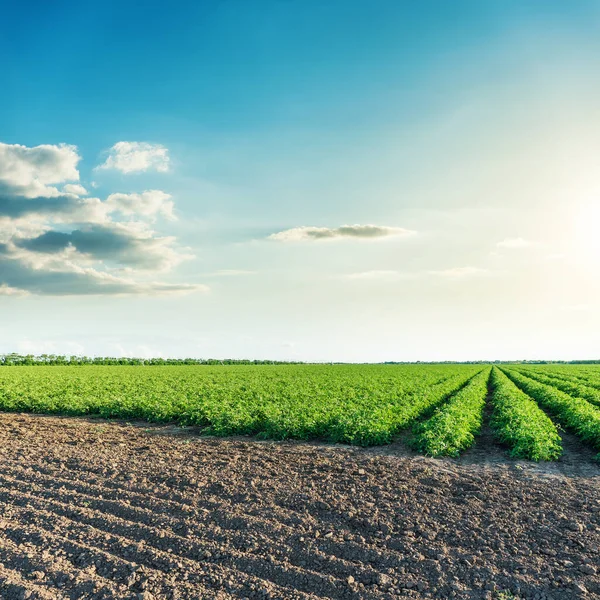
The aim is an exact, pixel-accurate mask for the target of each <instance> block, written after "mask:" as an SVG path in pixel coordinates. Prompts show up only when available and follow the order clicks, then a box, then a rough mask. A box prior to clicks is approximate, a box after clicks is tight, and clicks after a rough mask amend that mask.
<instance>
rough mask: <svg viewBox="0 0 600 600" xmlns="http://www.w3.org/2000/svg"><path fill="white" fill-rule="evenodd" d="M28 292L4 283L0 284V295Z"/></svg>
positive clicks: (18, 294)
mask: <svg viewBox="0 0 600 600" xmlns="http://www.w3.org/2000/svg"><path fill="white" fill-rule="evenodd" d="M27 295H28V292H26V291H25V290H20V289H19V288H14V287H10V286H8V285H6V284H5V283H3V284H1V285H0V296H27Z"/></svg>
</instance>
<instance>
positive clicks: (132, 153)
mask: <svg viewBox="0 0 600 600" xmlns="http://www.w3.org/2000/svg"><path fill="white" fill-rule="evenodd" d="M96 168H97V169H116V170H117V171H121V173H138V172H142V171H158V172H159V173H165V172H166V171H168V170H169V151H168V149H167V148H166V147H165V146H161V145H160V144H151V143H149V142H117V143H116V144H115V145H114V146H113V147H112V148H111V149H110V150H109V155H108V158H107V159H106V161H105V162H104V163H103V164H101V165H99V166H98V167H96Z"/></svg>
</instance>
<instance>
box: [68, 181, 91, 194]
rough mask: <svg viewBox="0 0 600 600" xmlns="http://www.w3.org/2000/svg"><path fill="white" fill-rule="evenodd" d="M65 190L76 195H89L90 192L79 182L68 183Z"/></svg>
mask: <svg viewBox="0 0 600 600" xmlns="http://www.w3.org/2000/svg"><path fill="white" fill-rule="evenodd" d="M63 192H64V193H65V194H73V195H75V196H87V194H88V191H87V190H86V189H85V188H84V187H83V186H82V185H80V184H79V183H67V185H64V186H63Z"/></svg>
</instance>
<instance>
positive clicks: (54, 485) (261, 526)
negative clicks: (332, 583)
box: [0, 465, 401, 578]
mask: <svg viewBox="0 0 600 600" xmlns="http://www.w3.org/2000/svg"><path fill="white" fill-rule="evenodd" d="M7 470H8V469H7V468H6V465H4V467H3V471H4V472H5V473H6V472H7ZM17 472H18V473H19V474H20V477H14V476H11V481H21V482H23V483H28V484H31V483H33V482H35V481H38V485H39V480H40V479H41V480H42V483H43V486H44V490H45V493H48V492H49V490H51V489H57V490H58V491H59V492H62V493H61V500H62V501H67V500H68V502H69V504H70V505H71V506H80V507H81V506H82V504H83V505H84V506H85V507H87V508H92V509H95V510H97V511H99V512H103V513H107V514H115V515H118V516H120V517H121V518H124V519H126V520H128V521H132V522H137V523H145V524H153V525H155V526H157V527H161V528H162V530H163V531H170V532H171V533H172V534H174V535H177V536H183V537H187V535H193V536H194V537H196V538H199V539H201V538H203V537H210V538H211V539H213V540H214V541H216V542H218V543H221V544H227V545H230V546H231V547H234V548H236V549H237V550H240V551H244V550H245V549H246V548H247V546H248V535H247V534H246V533H245V532H246V531H248V530H249V529H252V530H253V532H254V533H253V538H254V539H253V545H255V546H256V545H260V544H263V545H264V546H265V547H266V546H268V545H269V544H273V543H277V544H278V545H279V548H280V551H281V553H282V555H284V556H285V557H286V558H287V560H289V561H290V563H291V564H295V565H296V566H300V565H299V564H298V563H301V562H306V561H309V560H310V559H311V557H312V556H313V554H312V553H311V551H310V550H306V551H302V549H300V550H298V549H297V548H296V549H294V547H293V546H290V545H288V541H289V540H290V537H291V538H293V539H294V540H295V541H296V542H297V545H300V542H301V541H304V540H302V539H301V538H305V536H306V537H309V536H310V537H311V538H314V533H311V532H310V531H304V529H305V528H304V527H303V528H302V529H301V530H300V531H299V530H298V527H292V526H290V525H287V524H284V523H282V522H278V521H268V520H264V519H260V518H258V517H255V516H251V515H247V514H244V513H243V512H241V511H240V510H234V509H233V508H232V509H231V510H224V507H223V506H222V507H220V508H219V510H218V511H206V510H195V511H192V510H191V509H188V510H187V513H188V514H187V516H188V517H189V520H184V519H181V518H174V517H172V516H171V515H172V513H169V511H168V509H167V506H156V505H154V506H153V508H152V509H147V508H146V507H142V506H139V505H137V506H132V505H131V504H130V502H129V500H130V495H129V494H126V493H124V492H123V493H122V494H120V496H121V497H120V498H117V497H115V498H114V500H111V502H108V501H107V500H106V499H102V500H98V498H99V495H98V494H95V495H92V494H90V493H89V492H91V491H99V490H102V489H103V488H101V487H99V486H92V490H89V492H88V493H86V491H85V490H86V486H85V484H77V485H75V484H72V483H71V482H70V481H66V482H65V480H61V479H58V478H57V479H56V480H55V481H54V480H52V479H50V478H44V477H42V478H40V477H38V476H36V475H37V474H35V473H23V471H22V470H17ZM13 477H14V479H13ZM1 478H2V473H0V479H1ZM65 485H67V486H69V487H71V489H72V490H73V493H71V494H65V493H64V487H65ZM28 489H30V488H28ZM136 496H137V494H136ZM136 500H138V501H139V498H137V497H136ZM151 504H154V502H151ZM223 504H224V503H223ZM241 510H242V511H243V508H242V509H241ZM167 514H169V517H167V516H165V515H167ZM303 533H304V534H305V535H302V534H303ZM323 533H324V535H327V534H328V533H327V532H323ZM348 533H349V530H348V529H341V530H340V529H336V531H335V536H336V538H340V540H339V541H335V540H334V539H333V535H334V534H333V532H331V534H330V537H328V538H324V541H323V545H325V546H326V548H323V549H322V550H321V551H325V552H326V555H327V557H328V560H327V561H326V562H325V563H321V572H324V573H328V574H331V575H333V576H335V577H339V578H347V577H348V576H349V575H350V574H352V573H355V572H356V571H357V570H358V571H359V572H360V575H361V576H362V577H366V578H368V577H369V575H370V576H372V577H375V575H376V572H375V571H374V570H373V569H372V568H370V567H369V566H366V567H364V566H362V565H361V564H360V563H361V561H364V560H365V559H367V560H368V559H369V558H371V559H373V560H375V559H377V558H379V559H381V556H379V557H378V556H377V554H375V553H373V552H370V551H368V550H365V549H364V547H362V546H361V545H360V544H356V543H353V542H349V541H347V540H346V541H344V539H343V538H344V536H346V537H348V536H347V534H348ZM311 541H312V540H311ZM389 551H390V552H391V554H392V556H389V557H386V560H385V561H384V562H385V563H386V566H387V567H395V566H399V563H400V560H399V559H401V555H399V556H398V557H397V560H394V557H393V555H394V554H396V552H395V551H393V550H389Z"/></svg>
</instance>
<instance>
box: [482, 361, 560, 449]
mask: <svg viewBox="0 0 600 600" xmlns="http://www.w3.org/2000/svg"><path fill="white" fill-rule="evenodd" d="M490 383H491V387H492V389H493V401H492V402H493V410H492V416H491V419H490V426H491V428H492V430H493V431H494V434H495V436H496V437H497V438H498V440H499V441H500V442H502V443H504V444H506V445H507V446H508V447H509V448H510V454H511V456H513V457H515V458H527V459H530V460H555V459H557V458H558V457H559V456H560V455H561V453H562V445H561V440H560V436H559V435H558V431H557V429H556V425H554V423H553V422H552V421H551V419H550V418H549V417H548V416H547V415H546V414H545V413H544V412H543V411H542V410H541V409H540V407H539V406H538V405H537V404H536V403H535V401H534V400H532V399H531V398H530V397H529V396H528V395H527V394H525V393H524V392H523V391H521V390H520V389H519V388H518V387H516V386H515V384H514V383H513V382H512V381H511V380H510V379H508V377H507V376H506V375H505V374H504V373H503V372H502V371H500V369H498V368H496V367H494V369H492V374H491V379H490Z"/></svg>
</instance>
